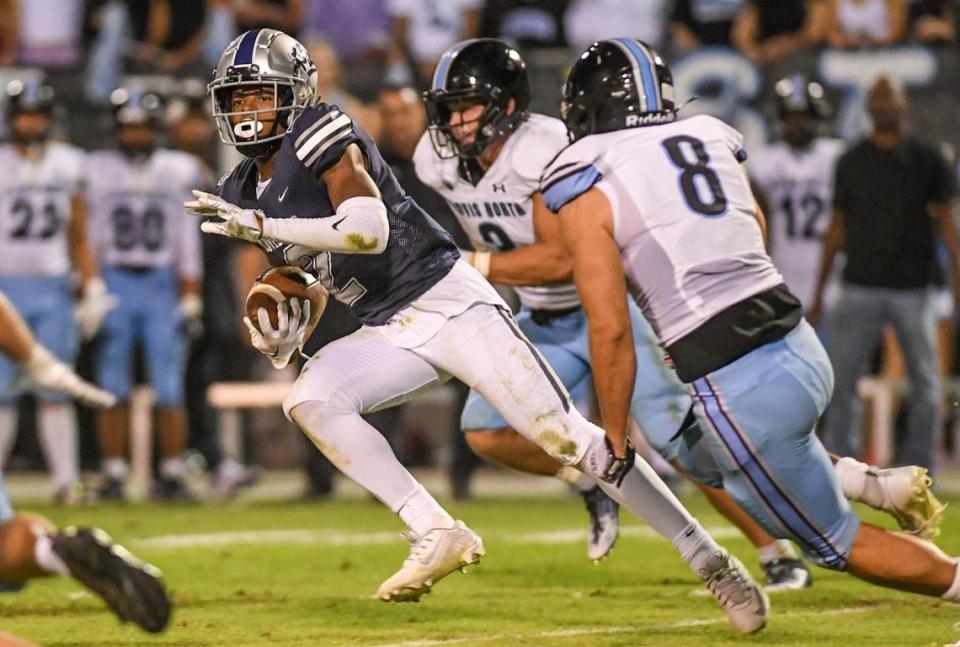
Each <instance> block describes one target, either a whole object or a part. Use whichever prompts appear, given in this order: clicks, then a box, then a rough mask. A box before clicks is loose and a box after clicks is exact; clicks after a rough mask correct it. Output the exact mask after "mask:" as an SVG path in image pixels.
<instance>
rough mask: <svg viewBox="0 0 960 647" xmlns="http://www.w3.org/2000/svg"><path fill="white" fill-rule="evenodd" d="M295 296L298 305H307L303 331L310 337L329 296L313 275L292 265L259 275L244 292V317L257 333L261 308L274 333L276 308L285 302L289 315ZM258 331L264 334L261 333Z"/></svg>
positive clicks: (277, 322)
mask: <svg viewBox="0 0 960 647" xmlns="http://www.w3.org/2000/svg"><path fill="white" fill-rule="evenodd" d="M293 297H296V298H297V299H299V300H300V303H301V304H302V303H304V302H305V301H309V302H310V318H309V320H308V322H307V327H306V330H305V331H304V333H305V336H304V339H306V338H309V337H310V334H311V333H313V331H314V329H315V328H316V327H317V322H318V321H320V316H321V315H322V314H323V311H324V309H325V308H326V307H327V299H328V298H329V293H328V292H327V290H326V289H325V288H324V287H323V285H321V284H320V281H319V280H318V279H317V278H316V277H315V276H313V275H311V274H309V273H307V272H305V271H303V270H302V269H300V268H299V267H295V266H293V265H281V266H280V267H274V268H271V269H269V270H267V271H266V272H264V273H263V274H261V275H260V276H258V277H257V280H256V281H255V282H254V284H253V287H251V288H250V292H248V293H247V301H246V307H245V309H246V314H247V317H249V318H250V321H251V323H253V325H254V327H256V328H257V329H258V330H260V323H259V321H260V320H259V316H258V312H259V310H260V308H263V309H265V310H266V311H267V315H268V316H269V318H270V325H271V326H273V328H274V330H276V329H277V327H278V325H279V321H278V317H277V306H278V305H279V304H281V303H286V304H287V308H288V312H289V308H290V304H289V299H291V298H293ZM260 332H261V333H262V332H264V331H263V330H260Z"/></svg>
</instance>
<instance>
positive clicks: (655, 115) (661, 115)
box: [627, 112, 674, 128]
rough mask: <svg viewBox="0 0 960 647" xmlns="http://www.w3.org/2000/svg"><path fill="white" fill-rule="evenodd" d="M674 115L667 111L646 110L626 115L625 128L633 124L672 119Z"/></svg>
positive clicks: (654, 122)
mask: <svg viewBox="0 0 960 647" xmlns="http://www.w3.org/2000/svg"><path fill="white" fill-rule="evenodd" d="M673 119H674V116H673V115H672V114H671V113H669V112H646V113H644V114H642V115H627V128H633V127H635V126H649V125H651V124H663V123H667V122H669V121H673Z"/></svg>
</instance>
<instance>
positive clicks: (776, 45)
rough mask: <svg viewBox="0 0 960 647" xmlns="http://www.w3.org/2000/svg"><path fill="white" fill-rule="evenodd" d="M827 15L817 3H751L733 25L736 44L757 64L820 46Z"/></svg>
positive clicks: (783, 0) (765, 0) (813, 0)
mask: <svg viewBox="0 0 960 647" xmlns="http://www.w3.org/2000/svg"><path fill="white" fill-rule="evenodd" d="M825 18H826V13H825V12H824V11H823V3H820V2H817V1H816V0H749V2H748V3H747V8H746V9H745V10H744V11H743V12H742V13H741V14H740V15H739V16H738V17H737V21H736V22H735V23H734V25H733V42H734V44H736V46H737V49H739V50H740V51H741V53H743V55H744V56H746V57H747V58H749V59H750V60H751V61H753V62H754V63H757V64H764V63H772V62H773V61H778V60H780V59H782V58H784V57H786V56H789V55H790V54H792V53H794V52H796V51H798V50H802V49H806V48H809V47H812V46H814V45H816V44H817V42H818V41H819V40H820V38H821V34H822V32H823V27H822V25H823V21H824V19H825Z"/></svg>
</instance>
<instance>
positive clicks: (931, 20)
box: [907, 0, 957, 45]
mask: <svg viewBox="0 0 960 647" xmlns="http://www.w3.org/2000/svg"><path fill="white" fill-rule="evenodd" d="M907 20H908V24H909V32H910V36H911V38H913V39H914V40H917V41H919V42H921V43H925V44H928V45H941V44H945V43H949V42H952V41H953V40H954V39H955V38H956V35H957V32H956V23H955V22H954V20H955V7H954V0H911V1H910V6H909V8H908V16H907Z"/></svg>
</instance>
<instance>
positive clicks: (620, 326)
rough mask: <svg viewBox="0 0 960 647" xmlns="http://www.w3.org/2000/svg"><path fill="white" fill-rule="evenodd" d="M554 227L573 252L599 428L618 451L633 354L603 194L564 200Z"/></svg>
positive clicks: (623, 282)
mask: <svg viewBox="0 0 960 647" xmlns="http://www.w3.org/2000/svg"><path fill="white" fill-rule="evenodd" d="M560 229H561V233H562V235H563V240H564V242H565V243H566V245H567V247H568V248H569V249H570V252H571V254H572V256H573V276H574V279H575V281H576V284H577V292H578V293H579V294H580V300H581V301H582V303H583V307H584V310H585V311H586V315H587V322H588V330H589V333H590V357H591V358H592V364H593V367H592V368H593V381H594V384H595V385H596V392H597V399H598V401H599V403H600V413H601V415H602V417H603V428H604V431H605V432H606V434H607V438H608V439H609V441H610V444H611V445H612V447H613V452H614V454H615V456H617V457H623V456H624V455H625V453H626V442H627V424H628V422H629V416H630V397H631V394H632V393H633V385H634V381H635V379H636V372H637V360H636V356H635V355H634V347H633V329H632V327H631V325H630V314H629V311H628V310H627V282H626V277H625V276H624V273H623V264H622V261H621V259H620V250H619V248H618V247H617V243H616V241H615V240H614V238H613V213H612V210H611V208H610V202H609V201H608V200H607V197H606V196H605V195H604V194H603V192H602V191H600V190H599V189H597V188H593V189H590V190H589V191H587V192H586V193H584V194H582V195H580V196H579V197H578V198H576V199H575V200H573V201H571V202H568V203H567V204H566V205H564V206H563V207H561V209H560Z"/></svg>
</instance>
